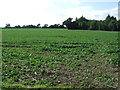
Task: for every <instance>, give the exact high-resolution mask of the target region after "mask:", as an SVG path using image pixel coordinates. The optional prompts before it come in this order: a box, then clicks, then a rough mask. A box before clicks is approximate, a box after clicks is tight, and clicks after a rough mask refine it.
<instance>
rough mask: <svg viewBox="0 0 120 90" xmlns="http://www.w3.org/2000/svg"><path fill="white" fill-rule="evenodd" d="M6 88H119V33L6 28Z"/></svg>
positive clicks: (3, 52)
mask: <svg viewBox="0 0 120 90" xmlns="http://www.w3.org/2000/svg"><path fill="white" fill-rule="evenodd" d="M2 35H3V36H2V39H3V40H2V42H3V43H2V74H3V87H6V88H18V87H21V88H92V87H94V88H106V87H112V88H116V87H118V63H119V62H120V61H119V60H118V53H120V50H119V49H118V32H107V31H90V30H65V29H3V30H2Z"/></svg>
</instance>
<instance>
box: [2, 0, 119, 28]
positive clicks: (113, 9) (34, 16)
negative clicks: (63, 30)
mask: <svg viewBox="0 0 120 90" xmlns="http://www.w3.org/2000/svg"><path fill="white" fill-rule="evenodd" d="M0 12H1V13H0V27H4V26H5V25H6V23H10V24H11V26H15V25H21V26H22V25H28V24H33V25H37V24H38V23H40V24H41V25H43V24H49V25H50V24H61V23H62V22H63V21H64V20H66V19H67V18H68V17H72V18H75V17H78V18H79V17H81V16H82V15H83V16H84V17H86V18H87V19H97V20H100V19H101V20H103V19H105V17H106V16H107V15H108V14H110V15H113V16H115V17H117V18H118V0H0Z"/></svg>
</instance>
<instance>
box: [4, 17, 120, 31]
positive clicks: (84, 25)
mask: <svg viewBox="0 0 120 90" xmlns="http://www.w3.org/2000/svg"><path fill="white" fill-rule="evenodd" d="M5 28H67V29H69V30H75V29H78V30H105V31H120V20H117V19H116V17H114V16H110V15H108V16H107V17H106V18H105V20H88V19H86V18H85V17H83V16H82V17H80V18H76V19H75V20H74V21H73V18H71V17H69V18H68V19H67V20H65V21H64V22H63V23H62V25H60V24H54V25H50V26H48V24H44V26H41V25H40V24H37V25H23V26H20V25H17V26H14V27H11V26H10V24H6V26H5Z"/></svg>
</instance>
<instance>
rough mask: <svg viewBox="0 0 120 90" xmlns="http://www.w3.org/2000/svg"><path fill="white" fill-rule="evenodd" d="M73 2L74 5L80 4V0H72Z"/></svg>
mask: <svg viewBox="0 0 120 90" xmlns="http://www.w3.org/2000/svg"><path fill="white" fill-rule="evenodd" d="M71 3H72V4H74V5H79V4H80V0H71Z"/></svg>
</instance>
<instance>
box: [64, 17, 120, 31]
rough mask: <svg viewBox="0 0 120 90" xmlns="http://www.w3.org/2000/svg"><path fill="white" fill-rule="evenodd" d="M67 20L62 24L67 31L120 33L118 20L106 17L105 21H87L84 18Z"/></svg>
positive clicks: (119, 21)
mask: <svg viewBox="0 0 120 90" xmlns="http://www.w3.org/2000/svg"><path fill="white" fill-rule="evenodd" d="M72 20H73V18H68V19H67V20H65V21H64V22H63V25H66V26H67V28H68V29H80V30H105V31H120V20H117V19H116V17H114V16H110V15H108V16H107V17H106V19H105V20H88V19H86V18H85V17H83V16H82V17H80V18H76V19H75V21H72Z"/></svg>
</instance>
